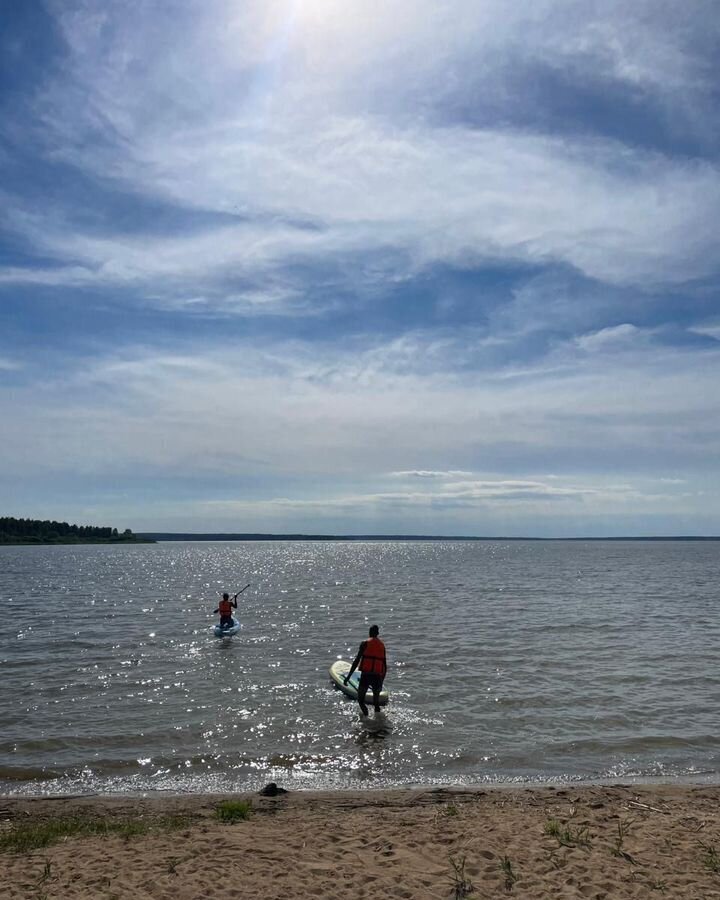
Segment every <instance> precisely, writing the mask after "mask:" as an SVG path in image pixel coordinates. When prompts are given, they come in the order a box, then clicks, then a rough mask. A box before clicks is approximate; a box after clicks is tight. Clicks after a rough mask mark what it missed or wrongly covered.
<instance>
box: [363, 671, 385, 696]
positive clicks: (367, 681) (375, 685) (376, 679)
mask: <svg viewBox="0 0 720 900" xmlns="http://www.w3.org/2000/svg"><path fill="white" fill-rule="evenodd" d="M384 680H385V676H384V675H375V674H374V673H373V672H361V673H360V683H359V684H358V697H362V695H363V694H366V693H367V690H368V688H370V690H372V692H373V693H378V694H379V693H380V691H381V690H382V686H383V681H384Z"/></svg>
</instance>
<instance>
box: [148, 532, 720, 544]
mask: <svg viewBox="0 0 720 900" xmlns="http://www.w3.org/2000/svg"><path fill="white" fill-rule="evenodd" d="M137 537H138V538H139V539H141V540H142V539H147V540H149V541H153V542H154V541H348V542H352V541H720V535H665V536H662V537H649V536H647V537H643V536H641V537H626V536H618V537H527V536H525V537H507V536H506V535H498V536H471V537H468V536H459V535H439V534H438V535H427V534H260V533H255V532H252V533H247V534H244V533H222V532H214V533H201V534H193V533H189V532H167V531H157V532H156V531H146V532H139V533H138V535H137Z"/></svg>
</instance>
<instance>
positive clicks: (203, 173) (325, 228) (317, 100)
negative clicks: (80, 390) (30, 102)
mask: <svg viewBox="0 0 720 900" xmlns="http://www.w3.org/2000/svg"><path fill="white" fill-rule="evenodd" d="M52 8H53V9H54V10H55V13H56V16H57V19H58V22H59V24H60V26H61V28H62V31H63V34H64V37H65V40H66V42H67V48H68V55H67V57H66V58H65V60H64V63H63V66H62V67H61V68H60V73H59V77H58V78H56V79H55V80H54V81H53V82H52V83H49V84H48V85H47V87H46V88H45V91H44V92H43V91H41V92H40V93H39V95H38V97H37V99H36V102H35V111H36V113H37V115H38V116H39V117H40V119H41V120H42V122H43V125H44V128H45V129H46V134H47V144H48V145H47V149H46V150H45V153H46V155H48V156H51V158H52V159H53V160H55V161H64V162H65V163H69V164H71V165H72V166H73V167H75V168H77V169H78V170H81V171H83V172H84V173H85V174H86V175H87V176H88V177H90V178H92V179H95V180H96V181H97V182H98V184H103V185H108V184H112V185H114V186H115V187H116V188H119V189H120V190H124V191H126V192H128V193H130V192H132V193H134V194H136V195H137V196H138V197H140V196H143V197H146V198H155V199H157V200H162V202H165V203H168V204H170V208H172V206H173V205H174V206H175V208H176V209H177V210H178V214H180V213H183V214H184V213H185V212H186V211H187V210H191V209H194V210H201V211H204V212H212V213H216V214H223V215H237V216H238V217H239V221H237V222H236V223H235V224H223V225H220V224H216V225H208V226H207V227H205V228H204V229H200V228H198V229H195V230H194V231H193V232H192V233H187V234H180V235H177V234H169V233H166V234H160V235H158V234H148V233H147V232H146V230H145V229H144V227H143V221H142V218H141V217H138V220H137V221H136V223H135V227H134V231H133V232H132V233H130V234H128V233H121V232H119V230H117V229H115V228H113V217H112V208H111V207H109V208H108V210H107V216H106V218H105V222H104V227H103V233H102V234H100V235H98V234H97V233H96V229H93V231H92V232H90V231H89V230H88V228H87V225H86V224H84V223H83V222H82V221H78V217H77V215H76V213H75V209H76V207H75V206H74V204H73V203H72V202H71V201H70V198H66V199H65V200H62V202H61V203H60V204H59V205H55V206H54V205H53V203H52V202H51V203H50V204H49V205H46V206H45V207H44V210H43V213H42V215H39V214H38V213H37V212H33V210H32V208H31V207H29V206H27V205H26V204H24V203H23V200H22V199H21V198H18V197H10V199H11V201H12V202H11V206H10V212H8V214H7V216H8V221H9V223H10V225H11V227H12V228H14V229H15V230H16V231H17V233H18V234H20V235H23V236H24V238H25V239H26V240H27V241H28V242H30V243H31V244H32V246H33V247H34V248H35V250H36V252H38V253H42V255H43V256H44V257H46V258H47V257H50V258H51V259H52V260H53V261H54V262H53V265H52V266H51V267H49V266H48V265H47V264H43V265H37V264H29V265H27V266H22V267H20V266H17V265H10V266H7V267H6V268H5V269H4V270H0V280H1V281H4V282H5V283H32V282H34V283H37V284H48V285H51V284H55V285H68V286H73V285H86V284H93V285H96V286H117V285H128V284H137V285H140V286H143V287H145V286H146V285H149V284H151V285H153V287H154V289H153V291H151V292H149V293H148V292H147V291H145V292H144V294H145V297H146V302H149V303H156V304H158V305H161V306H162V305H167V306H168V307H169V308H172V309H175V310H181V309H183V308H187V309H189V308H191V307H190V306H189V305H187V304H186V305H183V303H182V302H178V299H177V298H178V296H181V297H182V296H190V297H202V298H203V301H204V303H205V304H206V305H208V306H213V305H214V304H218V305H220V306H222V307H224V308H226V309H235V310H236V311H238V312H241V313H243V314H244V313H245V312H247V311H248V310H250V311H252V310H253V309H254V308H255V307H256V306H257V305H258V303H259V304H260V305H262V307H263V308H273V307H279V308H281V309H286V308H287V309H290V310H292V309H293V308H295V306H296V300H297V298H298V296H300V295H302V294H304V293H306V292H308V290H310V284H309V283H308V280H307V275H308V273H307V272H306V273H305V274H304V275H303V276H301V277H298V276H297V273H295V274H293V272H294V270H296V269H297V267H298V266H302V267H309V268H310V269H315V270H316V271H317V270H318V269H321V268H322V267H323V266H325V265H327V261H328V260H331V259H332V260H344V261H347V264H346V265H345V266H344V272H343V281H344V283H345V286H346V287H347V288H349V289H351V290H353V291H355V292H359V293H362V292H367V291H371V290H372V289H373V288H374V287H375V284H376V281H377V276H376V274H374V270H375V265H374V264H373V263H372V261H373V260H378V259H379V258H383V259H384V260H385V263H384V264H382V266H381V269H380V271H379V273H378V275H379V277H380V278H381V279H382V280H383V281H384V280H385V279H386V278H387V277H388V274H389V272H390V271H392V273H393V276H394V277H396V278H397V277H410V276H412V275H414V274H416V273H418V272H422V271H424V270H426V269H428V268H429V267H433V266H437V265H438V264H444V265H448V264H449V265H452V266H458V267H461V268H462V267H466V268H472V267H478V266H482V265H484V264H487V263H488V262H490V261H496V260H505V261H509V262H512V263H513V264H517V265H547V264H551V263H552V264H563V265H569V266H571V267H573V268H575V269H577V270H578V271H580V272H582V273H584V274H585V275H586V276H588V277H590V278H593V279H598V280H600V281H602V282H606V283H608V284H616V285H640V286H643V287H648V286H651V285H659V284H668V283H676V284H682V283H683V282H685V281H687V280H690V279H698V278H704V277H708V276H710V275H713V274H714V273H716V272H717V262H716V261H717V259H718V258H720V254H719V253H718V250H720V247H719V246H718V237H717V235H718V233H719V231H718V229H717V228H716V227H714V225H715V224H717V221H718V213H719V211H720V174H719V173H718V170H717V167H716V166H715V165H714V164H712V163H708V162H701V161H693V160H689V159H687V158H670V157H668V156H666V155H663V154H662V153H660V152H654V151H643V150H639V149H632V148H629V147H628V146H626V145H623V144H622V143H621V142H619V141H617V140H616V139H614V138H613V139H610V140H608V139H606V138H603V137H602V136H599V135H582V134H581V135H574V136H570V135H562V136H558V135H555V134H547V133H543V132H535V133H533V131H532V130H529V129H527V128H525V129H523V128H517V127H507V126H505V125H502V124H500V123H499V122H497V121H495V120H493V119H492V118H489V119H488V120H487V121H485V122H482V123H480V124H478V123H477V122H464V121H456V122H453V123H449V124H448V123H443V122H442V121H438V120H437V119H436V118H434V117H432V116H430V117H428V115H427V109H425V108H424V107H421V108H417V109H416V110H415V113H416V114H415V115H407V114H406V115H401V114H400V111H401V110H403V109H405V110H407V102H408V90H409V89H410V88H412V90H411V94H412V96H413V97H415V96H416V95H418V94H420V93H422V88H424V87H425V86H427V85H432V84H441V85H442V86H443V87H442V91H441V95H440V96H439V97H438V98H437V102H438V103H442V104H446V103H447V101H448V93H451V94H452V95H453V96H454V97H455V100H456V101H458V102H459V97H460V96H462V97H463V102H464V100H465V99H466V98H465V95H464V93H463V86H462V78H460V73H461V72H463V73H464V72H465V68H464V66H465V64H467V65H468V66H469V67H470V68H469V73H468V74H469V75H470V76H473V77H477V78H480V77H481V76H482V78H483V80H484V86H485V87H487V90H488V92H489V93H492V92H493V91H494V90H495V89H496V88H497V86H498V85H499V84H502V83H504V79H505V78H506V77H507V67H508V66H511V65H513V64H515V63H516V62H517V59H518V58H522V59H526V60H530V61H537V60H538V59H540V60H543V61H546V62H549V63H552V64H553V65H555V66H557V67H558V68H562V66H563V65H565V64H568V65H569V64H570V63H572V64H573V65H575V64H580V63H582V65H583V67H584V71H586V72H588V71H593V72H595V73H596V74H597V76H598V77H600V76H601V74H603V73H604V76H605V77H607V75H608V73H611V74H612V77H613V78H615V79H620V80H622V81H624V82H627V83H628V84H633V85H636V86H642V88H643V90H647V91H654V92H656V93H657V94H658V96H662V97H663V98H665V100H666V101H667V102H674V104H675V106H674V108H677V109H681V108H683V107H682V103H681V101H682V100H683V99H684V100H686V99H687V97H688V96H697V95H700V94H702V93H703V91H704V90H705V89H706V84H705V82H706V80H707V78H708V73H707V72H704V71H703V69H702V68H701V66H700V65H699V63H698V60H697V59H695V57H694V55H693V54H692V53H691V52H690V47H691V46H692V40H691V38H698V35H699V32H697V30H695V31H693V32H692V34H689V33H688V29H689V28H690V27H692V28H696V25H695V23H694V22H693V23H691V25H689V26H687V27H686V29H685V31H683V32H682V33H681V34H673V33H672V32H669V31H668V30H667V29H666V28H665V27H664V26H665V24H666V19H665V14H664V13H660V12H657V11H655V14H654V15H653V14H650V13H651V12H652V11H653V8H652V6H648V5H646V4H640V5H639V7H638V8H635V6H633V9H632V10H627V9H625V7H623V6H622V5H621V4H613V5H612V11H613V15H609V13H608V12H607V11H606V12H605V13H604V14H602V15H601V14H598V13H592V12H589V11H586V12H589V14H588V18H587V19H585V18H584V14H583V16H582V17H581V16H580V15H579V13H578V11H577V10H576V9H575V7H574V6H573V5H572V4H566V3H564V2H559V3H558V2H554V3H547V2H543V3H540V4H539V6H538V8H537V9H534V10H533V13H532V15H530V14H528V13H527V12H526V11H523V10H511V9H509V8H508V7H507V4H500V3H487V4H483V7H482V9H478V7H477V5H468V4H465V3H459V2H457V3H452V4H450V5H449V6H448V8H447V9H445V8H444V9H442V10H438V9H433V8H432V5H428V4H424V3H420V4H418V3H410V2H403V3H401V4H399V6H398V7H397V8H395V6H394V5H393V9H392V10H390V9H389V8H387V7H384V6H380V5H373V6H372V9H373V12H372V14H371V10H370V9H368V8H367V6H366V5H364V4H357V3H350V4H349V5H347V6H345V5H344V7H343V16H342V17H340V16H338V15H337V13H336V11H334V10H333V9H332V8H331V7H330V6H328V5H327V4H326V3H320V2H318V0H316V2H315V3H314V4H311V5H308V4H304V5H299V4H295V3H290V2H275V3H270V4H256V3H250V4H244V5H243V7H242V8H239V7H236V6H233V5H230V4H226V3H224V2H223V3H220V2H215V3H209V4H208V5H207V7H205V6H202V5H199V4H196V3H192V4H190V5H189V6H188V8H187V10H185V11H184V12H183V13H178V14H174V15H173V16H172V20H171V21H170V20H169V19H168V17H167V15H165V14H164V12H163V9H161V8H159V9H157V10H154V9H153V8H150V7H144V6H142V5H139V6H137V7H133V11H132V15H129V14H128V10H127V9H126V8H124V7H122V8H121V7H120V6H115V5H108V4H99V3H92V2H84V3H82V4H74V5H67V4H55V5H54V6H53V7H52ZM420 11H422V15H419V12H420ZM408 23H410V24H411V27H409V28H408ZM633 29H635V30H633ZM630 33H632V34H633V41H632V42H630V41H629V40H628V37H627V35H628V34H630ZM401 35H402V41H400V40H399V38H400V36H401ZM520 35H522V41H519V40H518V37H519V36H520ZM439 36H442V40H441V41H439ZM180 47H182V48H183V51H182V52H181V51H180ZM399 48H402V49H399ZM438 48H442V49H438ZM431 51H432V52H431ZM483 60H484V61H483ZM188 61H190V62H191V63H192V65H191V68H192V73H193V74H192V77H190V75H189V74H188ZM365 76H368V77H367V79H366V78H365ZM378 79H382V81H383V83H382V90H380V89H379V87H380V86H379V85H378V84H377V82H378ZM363 84H365V85H367V87H366V89H363V87H362V85H363ZM378 95H382V96H383V97H384V98H385V100H384V102H383V103H382V104H381V105H380V107H377V108H376V105H374V104H373V102H372V98H373V97H375V96H378ZM79 96H83V97H84V102H82V103H79V102H78V97H79ZM480 97H482V93H481V94H480ZM393 101H394V102H393ZM416 102H417V101H416ZM479 102H481V103H482V100H480V101H479ZM515 102H517V98H516V100H515ZM411 108H412V105H411ZM290 222H302V223H305V224H304V225H303V227H296V226H293V225H291V224H289V223H290ZM306 225H311V226H312V228H308V227H305V226H306ZM310 279H312V275H310ZM268 281H269V282H270V286H269V290H268V291H267V292H264V290H263V284H264V283H267V282H268ZM161 285H162V286H161ZM249 298H256V299H255V302H253V300H251V299H249ZM300 306H301V307H302V304H300Z"/></svg>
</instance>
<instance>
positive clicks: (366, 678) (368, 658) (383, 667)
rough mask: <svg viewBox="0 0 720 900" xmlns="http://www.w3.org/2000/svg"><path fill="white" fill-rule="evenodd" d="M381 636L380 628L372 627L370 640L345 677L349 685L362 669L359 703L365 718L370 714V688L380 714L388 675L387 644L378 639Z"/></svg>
mask: <svg viewBox="0 0 720 900" xmlns="http://www.w3.org/2000/svg"><path fill="white" fill-rule="evenodd" d="M379 634H380V629H379V628H378V626H377V625H371V626H370V630H369V631H368V635H369V637H368V639H367V640H366V641H363V642H362V644H360V649H359V650H358V653H357V656H356V657H355V659H354V661H353V664H352V666H351V667H350V671H349V672H348V673H347V675H346V676H345V684H347V683H348V679H349V678H350V676H351V675H352V673H353V672H354V671H355V669H357V668H358V667H359V668H360V683H359V685H358V703H359V704H360V709H361V710H362V714H363V715H364V716H366V715H367V714H368V708H367V706H366V705H365V696H366V694H367V692H368V688H371V689H372V692H373V706H374V707H375V712H376V713H378V712H380V692H381V691H382V686H383V681H384V679H385V675H386V674H387V654H386V652H385V644H384V643H383V642H382V641H381V640H380V638H379V637H378V635H379Z"/></svg>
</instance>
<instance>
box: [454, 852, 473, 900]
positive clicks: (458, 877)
mask: <svg viewBox="0 0 720 900" xmlns="http://www.w3.org/2000/svg"><path fill="white" fill-rule="evenodd" d="M450 865H451V866H452V869H453V873H452V886H453V891H454V892H455V893H454V900H463V898H464V897H467V896H468V895H469V894H472V892H473V891H474V890H475V887H474V885H473V883H472V881H470V879H469V878H468V877H467V876H466V875H465V855H464V854H463V855H462V856H459V857H458V858H457V859H455V857H454V856H452V855H451V856H450Z"/></svg>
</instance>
